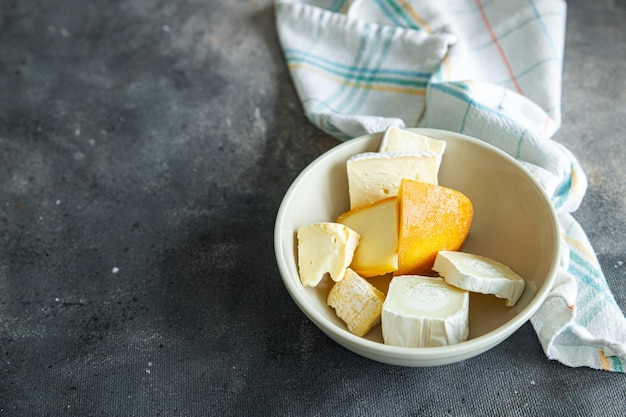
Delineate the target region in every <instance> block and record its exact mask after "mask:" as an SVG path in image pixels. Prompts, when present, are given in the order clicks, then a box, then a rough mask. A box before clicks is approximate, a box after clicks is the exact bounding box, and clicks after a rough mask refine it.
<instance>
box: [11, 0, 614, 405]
mask: <svg viewBox="0 0 626 417" xmlns="http://www.w3.org/2000/svg"><path fill="white" fill-rule="evenodd" d="M568 3H569V11H568V21H567V38H566V49H565V62H564V80H563V125H562V128H561V129H560V131H559V132H558V134H557V135H556V136H555V139H556V140H558V141H560V142H561V143H563V144H565V145H566V146H567V147H568V148H569V149H570V150H571V151H572V152H573V153H574V154H575V155H576V156H577V157H578V158H579V159H580V162H581V164H582V166H583V168H584V169H585V171H586V173H587V174H588V177H589V191H588V193H587V195H586V197H585V200H584V202H583V205H582V207H581V208H580V210H579V211H578V212H577V213H576V214H575V215H576V218H577V219H578V220H579V221H580V222H581V223H582V225H583V226H584V228H585V229H586V230H587V232H588V235H589V238H590V240H591V241H592V243H593V245H594V248H595V249H596V251H597V254H598V257H599V260H600V262H601V264H602V266H603V268H604V271H605V273H606V275H607V278H608V281H609V285H610V286H611V288H612V289H613V291H614V293H615V297H616V299H617V302H618V303H619V305H620V306H622V307H626V281H625V280H624V279H625V269H626V265H624V264H623V262H626V239H625V238H624V236H625V235H626V226H625V222H624V219H625V217H626V214H625V213H626V210H625V206H626V197H625V196H624V191H625V190H626V186H625V185H624V180H625V179H626V171H625V168H624V165H623V159H624V153H625V151H626V105H625V103H626V77H625V76H624V74H626V42H625V39H626V36H625V35H626V8H625V7H626V2H624V0H619V1H618V0H615V1H610V0H599V1H593V2H589V1H585V0H576V1H570V2H568ZM337 143H338V142H337V141H336V140H335V139H332V138H330V137H328V136H326V135H325V134H323V133H322V132H321V131H319V130H317V129H316V128H315V127H314V126H313V125H312V124H310V123H309V122H308V121H307V120H306V119H305V118H304V116H303V111H302V109H301V107H300V103H299V101H298V98H297V96H296V94H295V91H294V89H293V85H292V83H291V80H290V78H289V74H288V72H287V69H286V66H285V62H284V60H283V57H282V53H281V50H280V46H279V44H278V40H277V36H276V31H275V27H274V14H273V9H272V2H271V1H270V0H257V1H228V2H223V1H217V0H206V1H194V0H179V1H171V0H168V1H164V0H155V1H148V0H126V1H111V0H108V1H107V0H102V1H98V2H95V1H84V0H46V1H43V0H29V1H17V0H15V1H12V0H2V1H0V358H1V360H0V416H5V415H6V416H46V415H50V416H60V415H68V416H70V415H77V416H135V415H136V416H139V415H141V416H159V415H160V416H195V415H198V416H199V415H216V416H227V415H232V416H240V415H263V416H270V415H297V416H318V415H319V416H322V415H340V416H362V415H393V416H422V415H437V416H448V415H452V416H464V415H503V416H527V415H550V416H557V415H567V416H577V415H580V416H587V415H624V414H626V379H625V378H626V377H625V376H624V375H622V374H615V373H608V372H605V371H597V370H591V369H587V368H580V369H573V368H568V367H565V366H564V365H561V364H559V363H557V362H553V361H548V360H547V359H546V358H545V355H544V354H543V352H542V350H541V347H540V345H539V343H538V341H537V338H536V336H535V333H534V331H533V329H532V327H531V326H530V324H526V325H525V326H523V327H522V328H521V329H520V330H519V331H518V332H516V333H515V334H514V335H513V336H511V337H510V338H509V339H508V340H506V341H505V342H504V343H503V344H501V345H500V346H498V347H496V348H494V349H493V350H491V351H489V352H488V353H486V354H483V355H481V356H478V357H476V358H473V359H471V360H467V361H465V362H462V363H458V364H454V365H450V366H445V367H438V368H415V369H414V368H400V367H394V366H388V365H383V364H379V363H376V362H373V361H370V360H367V359H363V358H361V357H358V356H356V355H355V354H353V353H351V352H349V351H347V350H345V349H343V348H341V347H340V346H338V345H337V344H335V343H334V342H332V341H331V340H330V339H328V338H327V337H326V336H324V335H323V334H322V333H321V332H320V331H319V330H317V328H316V327H315V326H314V325H313V324H312V323H311V322H309V321H308V320H307V319H306V318H305V317H304V315H303V314H302V313H301V312H300V311H299V310H298V309H297V307H296V305H295V304H294V303H293V302H292V301H291V299H290V298H289V296H288V294H287V292H286V291H285V289H284V287H283V285H282V282H281V280H280V276H279V274H278V269H277V267H276V264H275V260H274V252H273V241H272V237H273V236H272V233H273V227H274V219H275V216H276V211H277V209H278V206H279V204H280V201H281V198H282V196H283V194H284V192H285V191H286V190H287V187H288V186H289V184H290V182H291V181H292V180H293V179H294V178H295V176H296V175H297V174H298V173H299V171H300V170H301V169H302V168H304V167H305V166H306V165H307V164H308V163H309V162H310V161H312V160H313V159H314V158H316V157H317V156H318V155H320V154H321V153H322V152H324V151H326V150H327V149H330V148H331V147H333V146H335V145H336V144H337Z"/></svg>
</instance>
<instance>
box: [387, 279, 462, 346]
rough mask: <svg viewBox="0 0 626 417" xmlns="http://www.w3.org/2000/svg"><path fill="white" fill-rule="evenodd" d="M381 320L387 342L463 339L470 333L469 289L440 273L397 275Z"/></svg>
mask: <svg viewBox="0 0 626 417" xmlns="http://www.w3.org/2000/svg"><path fill="white" fill-rule="evenodd" d="M381 322H382V331H383V340H384V343H385V344H387V345H393V346H404V347H436V346H448V345H453V344H456V343H460V342H463V341H465V340H467V337H468V336H469V292H468V291H464V290H461V289H459V288H456V287H453V286H451V285H448V284H446V282H445V281H444V280H443V278H440V277H425V276H419V275H401V276H397V277H394V278H393V279H392V280H391V283H390V284H389V291H388V292H387V297H386V299H385V303H384V304H383V312H382V314H381Z"/></svg>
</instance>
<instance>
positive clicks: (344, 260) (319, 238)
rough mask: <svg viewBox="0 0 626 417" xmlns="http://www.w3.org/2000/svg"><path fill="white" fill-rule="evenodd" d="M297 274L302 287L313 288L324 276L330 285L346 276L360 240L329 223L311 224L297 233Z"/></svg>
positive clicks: (343, 227) (345, 230) (349, 230)
mask: <svg viewBox="0 0 626 417" xmlns="http://www.w3.org/2000/svg"><path fill="white" fill-rule="evenodd" d="M297 238H298V270H299V272H300V281H301V282H302V285H304V286H305V287H315V286H317V284H319V283H320V281H321V280H322V278H324V275H325V274H326V273H328V274H330V277H331V278H332V280H333V281H335V282H337V281H339V280H341V279H342V278H343V276H344V274H345V272H346V269H347V268H348V266H350V263H352V258H353V256H354V251H355V250H356V247H357V245H358V243H359V239H360V238H361V236H360V235H359V234H358V233H357V232H355V231H354V230H352V229H350V228H349V227H347V226H345V225H343V224H339V223H332V222H322V223H313V224H310V225H307V226H302V227H300V228H299V229H298V233H297Z"/></svg>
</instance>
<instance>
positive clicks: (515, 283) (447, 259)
mask: <svg viewBox="0 0 626 417" xmlns="http://www.w3.org/2000/svg"><path fill="white" fill-rule="evenodd" d="M433 270H434V271H436V272H438V273H439V275H441V276H442V277H443V278H444V280H445V281H446V282H447V283H448V284H450V285H454V286H455V287H458V288H461V289H464V290H467V291H471V292H478V293H481V294H493V295H495V296H496V297H498V298H504V299H505V300H506V301H505V304H506V306H508V307H512V306H514V305H515V303H517V300H519V298H520V296H521V295H522V293H523V292H524V288H525V287H526V282H525V281H524V279H523V278H522V277H521V276H519V275H518V274H516V273H515V272H513V271H512V270H511V269H510V268H509V267H508V266H506V265H503V264H502V263H500V262H497V261H495V260H493V259H489V258H486V257H484V256H479V255H474V254H470V253H465V252H455V251H441V252H439V253H438V254H437V257H436V258H435V264H434V265H433Z"/></svg>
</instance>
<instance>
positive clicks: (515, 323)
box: [274, 128, 561, 366]
mask: <svg viewBox="0 0 626 417" xmlns="http://www.w3.org/2000/svg"><path fill="white" fill-rule="evenodd" d="M405 130H409V131H412V132H415V133H420V134H424V135H426V136H429V134H430V135H431V137H435V136H438V137H437V138H438V139H439V138H441V136H444V139H443V140H445V137H446V136H447V137H454V138H456V139H460V140H463V141H467V142H470V143H472V144H474V145H477V146H479V147H481V148H484V149H485V150H487V151H489V152H493V153H495V154H497V155H499V156H500V157H503V158H504V159H507V160H508V161H509V162H510V163H512V164H513V165H516V166H517V167H518V168H520V171H522V172H523V173H524V174H525V176H526V177H527V178H528V179H529V180H530V181H531V183H533V185H534V186H535V188H536V189H537V191H538V192H539V194H540V195H541V198H542V199H543V200H544V202H545V203H546V204H545V206H546V208H547V210H548V217H549V218H550V223H551V226H552V233H553V234H554V242H555V245H554V247H553V252H554V254H553V257H552V263H551V265H550V269H549V272H548V276H547V277H546V280H545V282H544V284H543V285H542V286H541V287H540V288H538V290H537V293H536V294H535V296H534V297H533V299H532V300H531V301H530V302H529V303H528V305H527V306H526V307H524V308H523V309H522V310H521V311H520V312H519V313H517V314H516V315H515V317H513V318H512V319H511V320H509V321H507V322H506V323H504V324H502V325H501V326H498V327H496V328H495V329H493V330H491V331H489V332H488V333H486V334H483V335H481V336H478V337H475V338H472V339H469V340H466V341H464V342H461V343H457V344H454V345H448V346H440V347H427V348H415V347H401V346H392V345H385V344H384V343H380V342H378V341H373V340H369V339H366V338H364V337H359V336H356V335H354V334H352V333H350V332H349V331H346V330H345V329H341V328H339V327H338V326H336V325H334V324H332V323H329V322H327V321H326V320H325V319H324V318H322V316H321V315H318V314H317V313H316V312H315V311H310V310H309V304H308V303H307V302H306V301H305V300H304V298H303V297H302V296H301V294H300V291H299V290H300V289H298V288H296V283H299V282H300V281H299V279H298V280H291V279H289V276H290V273H289V271H288V268H287V260H286V259H285V256H284V255H285V252H284V250H285V248H284V245H283V242H282V239H283V236H284V235H283V232H284V229H283V228H282V227H281V225H282V224H283V222H284V219H285V216H286V214H287V213H286V209H287V206H288V205H289V202H290V200H291V199H292V198H294V194H295V191H296V189H297V188H298V186H299V184H300V183H301V182H302V181H303V180H304V178H305V177H306V176H307V175H308V174H309V173H310V172H311V171H313V170H314V169H315V168H316V167H317V166H318V165H320V164H322V163H323V162H324V161H325V160H326V159H328V158H331V157H332V156H333V155H334V154H335V153H336V152H339V151H340V150H341V149H343V148H345V147H351V146H355V145H354V142H355V141H361V142H367V141H371V140H373V139H374V137H376V136H380V135H382V134H383V133H384V132H376V133H371V134H367V135H362V136H359V137H356V138H354V139H350V140H347V141H345V142H342V143H340V144H338V145H336V146H334V147H332V148H330V149H328V150H327V151H325V152H324V153H322V154H321V155H319V156H318V157H317V158H315V159H314V160H313V161H312V162H311V163H310V164H309V165H307V166H306V167H305V168H304V169H303V170H302V171H301V172H300V173H299V174H298V175H297V176H296V178H295V179H294V180H293V182H292V183H291V185H290V186H289V188H288V189H287V192H286V193H285V195H284V197H283V200H282V201H281V204H280V207H279V209H278V212H277V215H276V221H275V226H274V250H275V256H276V261H277V264H278V268H279V272H280V275H281V279H282V281H283V284H284V285H285V287H286V289H287V291H288V293H289V295H290V296H291V298H292V300H293V301H294V302H295V303H296V305H297V306H298V307H299V309H300V310H301V311H302V312H303V313H304V314H305V316H307V317H308V318H309V319H310V320H311V321H312V322H313V323H314V324H315V325H316V326H317V327H318V328H319V329H320V330H321V331H322V332H323V333H325V334H326V335H327V336H329V337H330V338H331V339H333V340H335V342H337V343H339V344H341V345H343V346H344V347H346V348H348V349H350V350H352V351H354V352H356V353H358V354H360V355H362V356H366V357H370V358H371V359H375V360H378V361H382V360H381V359H379V358H377V357H378V356H384V357H388V358H390V359H397V360H400V361H429V360H435V359H441V358H455V357H460V356H462V357H463V358H468V357H471V356H475V355H478V354H480V353H483V352H485V351H487V350H489V349H490V348H492V347H494V346H495V345H497V344H499V343H501V342H502V341H503V340H505V339H506V338H508V337H509V336H510V335H511V334H513V333H514V332H515V331H517V330H518V329H519V328H520V327H521V326H522V325H524V324H525V323H526V322H527V321H529V320H530V318H531V317H532V315H533V314H534V313H535V312H536V311H537V310H538V309H539V307H540V306H541V305H542V304H543V302H544V301H545V299H546V297H547V296H548V293H549V292H550V291H551V289H552V287H553V284H554V281H555V279H556V274H557V271H558V268H559V264H560V258H561V239H560V226H559V220H558V216H557V214H556V210H555V209H554V206H553V204H552V203H551V201H550V197H549V196H548V194H547V193H546V191H545V189H544V188H543V186H542V185H541V184H540V183H539V181H538V180H537V179H536V178H535V177H534V176H533V175H532V174H531V173H530V172H529V171H528V170H527V169H526V168H525V167H524V166H523V165H522V164H521V163H520V162H519V161H517V160H516V159H515V158H513V157H512V156H510V155H509V154H507V153H506V152H504V151H503V150H501V149H499V148H497V147H495V146H494V145H491V144H489V143H487V142H485V141H482V140H480V139H477V138H474V137H471V136H468V135H465V134H462V133H458V132H452V131H447V130H441V129H427V128H405ZM381 138H382V137H381ZM296 269H297V268H296ZM364 350H365V351H367V354H365V353H364ZM472 352H473V353H472ZM370 353H371V355H370ZM468 353H469V355H468ZM461 360H462V359H461ZM453 361H455V360H454V359H452V362H453ZM418 366H419V365H418Z"/></svg>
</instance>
